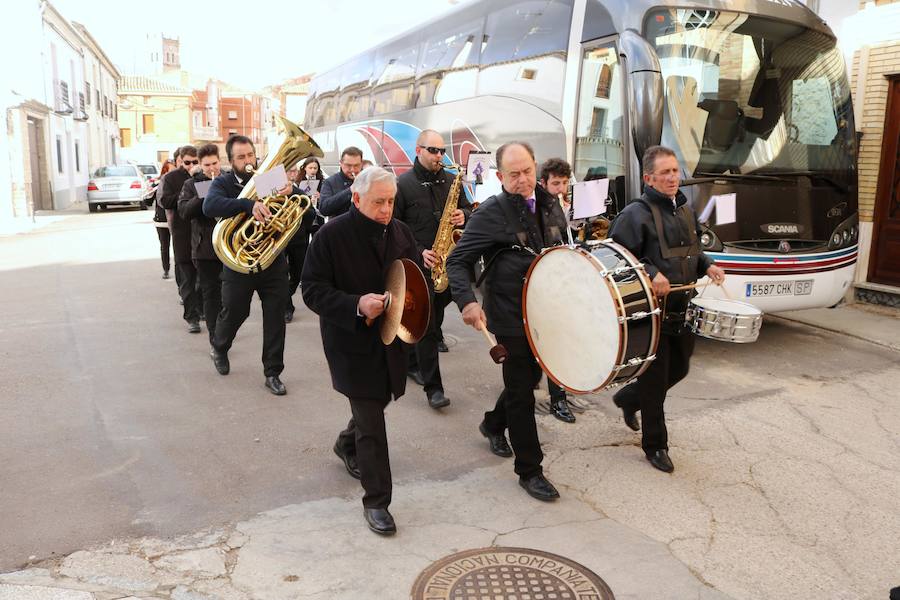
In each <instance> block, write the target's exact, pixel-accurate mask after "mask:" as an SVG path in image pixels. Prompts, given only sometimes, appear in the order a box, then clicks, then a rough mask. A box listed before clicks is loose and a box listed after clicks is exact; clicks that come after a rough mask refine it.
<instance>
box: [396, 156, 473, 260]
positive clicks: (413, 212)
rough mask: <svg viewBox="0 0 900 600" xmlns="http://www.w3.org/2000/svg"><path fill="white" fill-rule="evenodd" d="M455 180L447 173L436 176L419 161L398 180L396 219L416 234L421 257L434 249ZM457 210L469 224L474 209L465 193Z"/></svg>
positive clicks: (441, 172) (461, 192)
mask: <svg viewBox="0 0 900 600" xmlns="http://www.w3.org/2000/svg"><path fill="white" fill-rule="evenodd" d="M454 177H455V176H454V175H453V174H452V173H448V172H447V171H446V170H445V169H441V170H440V171H438V172H437V173H432V172H431V171H429V170H428V169H426V168H425V167H423V166H422V165H421V164H420V163H419V159H418V158H416V160H415V163H414V164H413V168H412V169H410V170H409V171H407V172H406V173H404V174H403V175H401V176H400V177H398V178H397V196H396V198H395V200H394V217H395V218H397V219H400V220H401V221H403V222H404V223H406V224H407V225H408V226H409V228H410V229H411V230H412V232H413V236H415V238H416V245H417V246H418V248H419V254H421V253H422V250H425V249H426V248H427V249H430V248H431V247H432V246H433V245H434V238H435V237H437V230H438V225H439V224H440V222H441V215H443V213H444V205H445V204H446V203H447V196H448V195H449V194H450V187H451V186H452V185H453V179H454ZM457 207H458V208H459V209H461V210H462V211H463V213H465V215H466V220H468V218H469V215H471V214H472V205H471V204H470V203H469V200H468V198H466V193H465V191H464V190H460V194H459V200H458V203H457Z"/></svg>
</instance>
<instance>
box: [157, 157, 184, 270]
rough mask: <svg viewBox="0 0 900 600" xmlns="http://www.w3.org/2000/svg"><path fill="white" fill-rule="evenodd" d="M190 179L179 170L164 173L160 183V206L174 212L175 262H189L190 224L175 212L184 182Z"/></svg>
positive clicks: (173, 240)
mask: <svg viewBox="0 0 900 600" xmlns="http://www.w3.org/2000/svg"><path fill="white" fill-rule="evenodd" d="M190 178H191V174H190V173H188V172H187V171H185V170H184V169H182V168H179V169H175V170H172V171H169V172H168V173H166V176H165V177H163V181H162V186H163V191H162V196H161V199H160V204H162V207H163V208H165V209H166V210H172V211H176V212H175V214H174V216H173V218H172V249H173V250H174V251H175V262H191V222H190V221H185V220H184V219H182V218H181V217H180V216H179V215H178V212H177V210H176V209H177V208H178V198H179V196H181V189H182V187H184V182H185V181H187V180H189V179H190Z"/></svg>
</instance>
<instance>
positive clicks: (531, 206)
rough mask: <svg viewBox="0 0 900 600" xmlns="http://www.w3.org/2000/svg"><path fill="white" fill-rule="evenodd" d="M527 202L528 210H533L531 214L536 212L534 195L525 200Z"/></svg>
mask: <svg viewBox="0 0 900 600" xmlns="http://www.w3.org/2000/svg"><path fill="white" fill-rule="evenodd" d="M525 202H526V203H527V204H528V210H530V211H531V214H534V210H535V206H534V198H533V197H532V198H528V199H526V200H525Z"/></svg>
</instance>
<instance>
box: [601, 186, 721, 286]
mask: <svg viewBox="0 0 900 600" xmlns="http://www.w3.org/2000/svg"><path fill="white" fill-rule="evenodd" d="M675 202H676V204H677V205H678V208H679V209H680V210H687V209H688V207H687V206H685V205H686V203H687V198H685V197H684V194H682V193H681V192H680V191H679V192H678V194H677V195H676V196H675ZM651 205H655V206H656V207H657V208H658V209H659V214H660V216H661V217H662V226H663V232H664V235H665V238H666V242H667V243H668V246H669V247H670V248H677V247H683V246H688V245H690V244H689V242H690V238H691V232H690V231H689V230H688V229H687V227H686V225H685V223H684V221H685V220H689V221H690V223H691V224H692V226H693V228H694V234H695V235H696V237H697V238H699V236H700V224H699V223H698V222H697V217H696V215H695V214H694V213H693V211H690V213H689V215H690V216H689V217H687V215H686V217H685V218H678V217H677V216H676V212H675V208H674V207H673V206H672V200H671V199H670V198H669V197H668V196H664V195H663V194H661V193H659V192H658V191H656V190H655V189H653V188H652V187H650V186H647V187H646V188H645V189H644V194H643V195H642V196H641V197H640V198H638V199H637V200H635V201H633V202H631V203H629V204H628V206H626V207H625V209H624V210H623V211H622V212H621V213H619V215H618V216H617V217H616V218H615V220H614V221H613V222H612V226H611V227H610V231H609V236H610V237H611V238H612V239H613V240H615V241H616V242H618V243H619V244H622V245H623V246H625V248H627V249H628V251H629V252H631V253H632V254H634V255H635V257H637V258H638V259H639V260H640V261H641V262H642V263H644V268H645V269H646V270H647V275H649V276H650V279H653V278H654V277H656V274H657V273H659V272H660V271H662V274H663V275H665V276H666V278H667V279H668V280H669V281H670V282H671V283H672V284H673V285H675V284H680V283H681V284H683V283H693V282H694V281H696V280H697V279H698V278H700V277H702V276H703V275H704V274H705V273H706V270H707V269H708V268H709V267H710V265H712V264H713V260H712V259H711V258H710V257H709V256H707V255H706V254H705V253H704V252H702V251H699V252H697V253H696V254H692V255H690V256H688V257H687V258H684V259H682V258H668V259H666V258H663V255H662V248H661V247H660V243H659V235H658V234H657V231H656V224H655V223H654V221H653V213H652V210H651V208H650V207H651ZM682 206H685V208H684V209H682V208H681V207H682ZM683 261H687V262H686V264H683Z"/></svg>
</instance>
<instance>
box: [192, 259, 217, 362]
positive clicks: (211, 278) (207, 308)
mask: <svg viewBox="0 0 900 600" xmlns="http://www.w3.org/2000/svg"><path fill="white" fill-rule="evenodd" d="M194 267H195V268H196V269H197V279H198V280H199V282H200V292H201V295H202V296H203V315H204V316H205V317H206V331H207V332H209V343H210V345H212V343H213V341H214V340H215V337H216V320H217V319H218V318H219V313H220V312H222V269H223V268H224V267H222V263H221V262H219V260H218V259H216V260H208V259H201V260H195V261H194Z"/></svg>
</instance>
